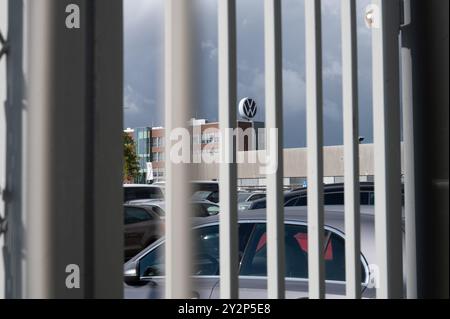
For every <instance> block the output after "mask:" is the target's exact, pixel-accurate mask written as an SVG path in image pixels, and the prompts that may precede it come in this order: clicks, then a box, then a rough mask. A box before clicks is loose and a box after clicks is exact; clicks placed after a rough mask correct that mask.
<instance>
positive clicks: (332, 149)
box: [195, 144, 403, 180]
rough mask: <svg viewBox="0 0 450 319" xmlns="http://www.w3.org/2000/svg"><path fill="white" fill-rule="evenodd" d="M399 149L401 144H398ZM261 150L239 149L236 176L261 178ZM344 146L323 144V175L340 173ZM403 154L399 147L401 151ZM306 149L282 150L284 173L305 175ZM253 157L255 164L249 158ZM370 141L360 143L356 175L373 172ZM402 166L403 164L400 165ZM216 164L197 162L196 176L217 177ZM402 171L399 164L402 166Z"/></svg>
mask: <svg viewBox="0 0 450 319" xmlns="http://www.w3.org/2000/svg"><path fill="white" fill-rule="evenodd" d="M402 149H403V148H402ZM264 154H265V151H252V152H245V153H244V152H239V153H238V161H239V158H244V161H243V162H242V163H240V164H239V165H238V177H239V178H240V179H251V178H264V177H265V175H264V172H263V170H262V168H263V165H261V161H259V160H258V158H261V159H265V156H264ZM343 154H344V149H343V147H342V146H327V147H324V176H343V175H344V155H343ZM402 154H403V151H402ZM306 155H307V149H306V148H292V149H285V150H284V176H285V177H305V176H306V175H307V173H306V169H307V160H306ZM252 156H253V157H256V159H257V161H256V164H254V163H252V161H251V158H252ZM373 158H374V156H373V144H362V145H360V175H361V176H371V175H374V172H373ZM402 167H403V165H402ZM218 168H219V166H218V164H206V163H202V164H197V165H196V166H195V169H196V170H197V174H198V175H197V178H198V179H201V180H211V179H218V176H219V175H218V172H219V171H218ZM402 174H403V168H402Z"/></svg>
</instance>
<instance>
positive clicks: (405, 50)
mask: <svg viewBox="0 0 450 319" xmlns="http://www.w3.org/2000/svg"><path fill="white" fill-rule="evenodd" d="M402 1H403V21H402V24H403V26H402V31H401V40H402V48H401V69H402V77H401V78H402V103H403V112H402V114H403V152H404V153H403V154H404V185H405V249H406V253H405V257H406V260H405V266H406V267H405V270H406V291H407V294H406V295H407V297H408V298H409V299H415V298H417V241H416V196H417V195H416V172H415V170H416V168H415V166H416V165H415V162H416V161H415V157H416V155H415V153H416V150H415V147H414V122H415V121H416V117H417V115H415V112H414V109H415V107H414V102H413V101H414V98H413V89H412V86H413V84H412V78H413V76H412V74H413V70H412V68H413V64H412V55H411V37H412V35H411V32H412V30H411V23H412V21H411V1H410V0H402Z"/></svg>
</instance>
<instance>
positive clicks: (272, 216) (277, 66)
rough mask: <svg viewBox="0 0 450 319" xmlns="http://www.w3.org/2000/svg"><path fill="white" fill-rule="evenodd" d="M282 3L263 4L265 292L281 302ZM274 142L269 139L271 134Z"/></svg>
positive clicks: (282, 225) (269, 2) (282, 284)
mask: <svg viewBox="0 0 450 319" xmlns="http://www.w3.org/2000/svg"><path fill="white" fill-rule="evenodd" d="M281 37H282V33H281V1H279V0H265V2H264V40H265V72H266V75H265V76H266V129H267V133H266V135H267V136H268V137H269V139H268V143H269V144H268V148H267V150H268V152H270V156H271V158H274V159H276V161H277V163H276V164H277V168H276V170H274V171H271V172H267V210H266V211H267V288H268V297H269V298H279V299H281V298H284V295H285V282H284V280H285V279H284V277H285V269H284V263H285V260H284V258H285V257H284V256H285V251H284V210H283V98H282V52H281V49H282V44H281V43H282V41H281V40H282V39H281ZM275 133H276V134H277V135H276V138H274V139H272V138H270V137H271V136H272V135H273V134H275Z"/></svg>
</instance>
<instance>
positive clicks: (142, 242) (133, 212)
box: [123, 205, 164, 260]
mask: <svg viewBox="0 0 450 319" xmlns="http://www.w3.org/2000/svg"><path fill="white" fill-rule="evenodd" d="M123 210H124V224H125V225H124V228H125V229H124V231H125V260H128V259H130V258H131V257H133V256H135V255H136V254H137V253H139V252H140V251H141V250H142V249H144V248H145V247H147V246H148V245H150V244H151V243H153V242H154V241H156V240H157V239H158V238H160V237H161V236H162V235H163V234H164V233H163V231H164V229H163V227H164V225H163V220H162V218H161V216H160V215H159V214H158V212H157V211H156V210H155V209H154V208H153V207H150V206H134V205H124V206H123Z"/></svg>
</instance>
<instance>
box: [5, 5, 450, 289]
mask: <svg viewBox="0 0 450 319" xmlns="http://www.w3.org/2000/svg"><path fill="white" fill-rule="evenodd" d="M69 2H70V3H73V4H76V5H78V6H79V7H80V8H81V14H82V16H83V17H84V18H83V20H82V21H83V27H82V28H81V29H79V30H69V29H66V28H64V27H63V25H64V19H65V10H64V8H65V7H66V5H68V4H69ZM304 3H305V17H306V20H305V21H306V48H305V50H306V85H307V121H306V122H307V149H308V157H307V159H308V176H307V178H308V246H309V247H308V255H309V258H308V278H309V298H324V297H325V271H324V255H323V249H322V247H323V238H324V205H323V133H322V132H323V97H322V53H323V52H322V44H321V42H322V37H321V33H322V31H321V1H320V0H304ZM340 3H341V17H342V18H341V21H342V77H343V79H342V83H343V119H344V157H345V159H344V160H345V203H346V206H345V236H346V243H345V245H346V246H345V252H346V256H345V264H346V295H347V297H348V298H360V297H361V284H360V283H361V272H360V227H359V220H360V219H359V217H360V212H359V155H358V144H359V143H358V86H357V66H358V61H357V42H356V38H357V36H356V16H357V15H358V14H363V13H361V12H357V11H356V0H341V2H340ZM22 4H25V9H26V10H25V11H23V10H24V9H23V8H22ZM263 4H264V35H265V37H264V39H265V88H266V96H265V100H266V127H267V129H276V130H277V135H276V137H275V138H274V139H273V140H271V141H268V142H267V143H268V144H267V145H268V148H271V149H272V151H273V152H274V154H275V157H276V159H277V163H278V169H277V170H276V171H275V172H271V173H268V174H267V176H266V177H267V257H268V258H267V283H268V284H267V295H268V297H269V298H284V297H285V270H284V267H285V265H284V261H285V260H284V258H285V251H284V240H283V238H284V211H283V202H282V197H283V184H282V180H283V165H282V163H283V151H282V145H283V144H282V141H283V110H282V104H283V103H282V98H283V97H282V52H281V49H282V36H281V33H282V32H281V25H282V13H281V1H279V0H264V3H263ZM191 6H192V2H190V1H184V0H167V1H165V111H166V117H165V127H166V132H167V133H166V134H167V136H166V141H167V143H166V152H170V148H171V146H172V145H173V144H174V140H172V139H170V136H169V135H170V132H171V131H172V130H173V129H175V128H180V127H185V126H186V125H187V124H186V123H187V119H188V117H189V113H190V110H191V109H192V104H193V102H192V100H193V99H192V96H191V94H192V93H191V92H192V85H193V76H194V75H193V74H194V70H193V65H194V64H193V63H192V61H193V56H192V47H191V46H192V43H193V41H191V40H192V38H193V36H194V33H193V29H192V24H191V23H192V19H193V18H194V17H193V16H192V14H193V12H192V8H191ZM9 9H10V11H9V18H10V23H9V25H10V29H9V36H8V40H9V42H8V43H9V44H10V45H12V47H11V49H10V50H9V52H8V53H7V56H6V55H4V56H3V57H2V59H3V58H8V67H9V69H8V73H9V76H8V85H9V86H11V87H12V88H11V90H9V91H8V102H9V103H14V105H15V106H16V107H17V106H20V108H19V109H22V108H23V118H21V115H20V112H19V111H17V109H16V110H15V111H14V112H16V113H14V112H12V113H11V114H15V115H11V117H9V118H7V120H9V121H10V122H9V123H10V125H11V124H14V123H16V124H17V123H19V124H20V125H19V127H16V126H14V127H11V126H9V127H8V134H9V135H8V136H19V137H20V144H19V145H21V150H17V149H16V148H14V147H13V146H11V144H10V143H9V142H8V146H7V154H8V156H13V157H14V154H16V155H17V154H19V155H20V156H22V157H23V160H20V163H14V164H13V163H11V162H8V163H9V164H8V163H7V164H6V165H8V169H9V168H11V169H13V171H14V172H16V173H17V175H16V176H13V177H12V178H11V179H8V180H7V181H6V185H5V188H6V189H7V190H11V189H13V190H14V192H13V193H14V194H15V195H16V197H14V196H13V197H8V198H7V199H6V200H5V201H8V202H7V203H6V204H5V205H4V207H5V208H6V209H5V210H6V213H5V214H8V213H9V215H7V216H13V217H10V218H12V219H10V223H9V229H8V232H9V234H8V236H7V237H6V246H7V247H6V249H5V250H4V252H5V254H7V258H5V261H6V267H5V271H6V272H7V275H6V284H5V285H6V290H5V291H6V294H5V296H6V297H9V298H20V297H38V298H41V297H50V298H52V297H58V298H59V297H74V298H79V297H85V298H91V297H121V296H122V288H123V287H122V251H123V249H122V248H123V247H122V243H121V240H122V237H121V236H122V226H121V225H122V221H123V218H122V215H121V214H122V212H121V209H122V208H121V199H122V196H121V191H122V188H121V187H122V185H121V178H120V172H121V155H122V154H121V135H120V134H121V131H122V130H121V129H122V102H121V101H122V97H123V96H122V85H123V78H122V76H123V75H122V60H123V56H122V52H123V42H122V32H123V25H122V1H121V0H114V1H111V0H96V1H89V0H73V1H65V0H39V1H38V0H33V1H21V0H13V1H9ZM409 9H410V6H409V1H407V0H405V1H393V0H374V2H373V6H372V10H371V11H370V12H368V13H367V16H366V19H367V22H368V24H369V25H370V26H371V27H372V37H373V46H372V47H373V121H374V154H375V161H374V162H375V168H374V172H375V191H376V194H377V196H376V202H375V241H376V253H377V260H376V262H377V265H378V267H379V278H378V280H379V287H378V288H377V297H378V298H402V297H404V284H405V282H406V288H407V296H408V297H411V298H415V297H417V296H418V284H417V278H418V277H417V272H418V270H417V267H416V266H417V256H416V251H417V242H416V228H417V227H418V226H417V225H416V219H415V218H416V210H415V209H416V199H417V196H418V194H416V191H415V190H416V184H415V175H414V172H415V171H416V168H417V165H418V164H417V163H415V162H414V159H415V157H416V155H415V151H414V146H415V143H414V141H415V139H414V135H413V134H414V132H415V130H414V127H413V122H414V121H413V120H414V113H413V99H412V93H411V91H412V82H411V81H412V80H411V78H412V76H411V64H412V62H411V61H412V58H411V55H410V51H409V50H408V48H402V50H401V51H400V47H399V36H400V34H401V28H404V27H405V26H407V25H408V23H409V21H408V19H409V18H410V15H409ZM23 12H25V17H26V19H25V20H26V26H27V29H26V31H25V33H24V34H26V37H25V40H23V42H25V48H24V49H23V50H24V52H26V53H27V59H25V60H26V63H25V65H24V64H23V63H22V61H17V60H15V59H14V56H13V55H12V54H14V50H17V48H20V50H22V49H21V46H22V39H21V36H22V31H21V30H20V28H18V29H17V26H16V28H15V27H14V26H15V25H14V23H17V21H19V20H17V19H16V18H18V17H19V18H20V17H22V15H23ZM20 21H21V20H20ZM218 21H219V25H218V26H219V27H218V32H219V34H218V39H219V48H218V54H219V120H220V128H221V129H222V130H224V129H226V128H235V126H236V112H235V109H236V98H237V97H236V95H237V61H236V59H237V58H236V1H235V0H228V1H222V0H220V1H218ZM2 34H4V33H2ZM17 41H20V42H21V43H19V44H14V43H17ZM2 42H3V41H2ZM2 44H3V43H2ZM13 44H14V45H13ZM400 53H401V56H400ZM16 54H19V53H16ZM400 57H402V60H401V61H402V63H401V68H400ZM22 70H23V71H24V76H25V79H26V81H24V82H26V83H27V89H28V93H29V94H28V96H26V95H25V94H24V93H21V91H20V90H21V88H24V87H22V85H23V86H25V84H24V83H22V80H21V79H18V78H17V77H16V76H14V75H22ZM400 70H401V71H402V77H400ZM69 75H70V76H69ZM18 81H19V82H20V84H18V83H19V82H18ZM17 85H18V86H20V88H19V89H16V88H15V87H16V86H17ZM17 92H18V93H17ZM15 94H18V96H17V95H15ZM401 94H402V99H400V96H401ZM21 95H22V96H21ZM17 97H19V101H18V100H17ZM20 97H22V98H23V100H25V105H22V99H20ZM401 100H402V103H403V113H401V112H400V110H401V105H400V104H401ZM8 105H10V104H8ZM80 106H81V107H80ZM17 112H19V113H17ZM100 114H101V115H100ZM401 114H403V123H404V127H403V139H404V141H405V154H406V155H405V224H406V229H405V237H406V241H405V246H404V247H403V244H402V232H403V230H402V205H401V180H400V137H401V118H400V117H401ZM416 121H417V119H416ZM0 124H1V122H0ZM21 125H23V130H22V126H21ZM2 132H3V131H0V134H1V133H2ZM22 134H23V135H24V137H23V138H22ZM8 138H9V137H8ZM8 141H9V140H8ZM12 141H14V140H12ZM22 143H23V144H25V145H27V147H26V148H25V147H23V146H22ZM233 145H234V144H233V139H232V138H225V139H224V140H223V141H222V144H221V147H222V151H223V153H224V154H225V157H226V158H228V159H231V160H230V161H228V162H229V163H228V162H226V163H222V164H221V165H220V198H221V202H220V288H221V289H220V293H221V297H222V298H238V297H239V280H238V279H239V271H238V269H239V265H238V223H237V221H238V220H237V202H236V201H237V196H236V189H237V167H236V163H235V161H233V160H232V159H234V158H235V157H236V151H235V148H234V146H233ZM23 149H28V151H27V152H26V153H25V154H24V153H23V152H22V150H23ZM30 154H31V156H30ZM25 155H27V156H25ZM0 156H1V154H0ZM22 157H20V158H22ZM8 158H9V157H8ZM15 158H16V159H17V157H15ZM165 158H166V159H169V158H170V157H169V156H166V157H165ZM0 163H1V162H0ZM166 163H167V164H166V165H167V166H166V176H167V179H166V194H167V196H166V208H167V219H166V240H167V244H166V297H167V298H184V297H191V296H190V291H191V290H190V286H191V282H190V269H191V263H192V261H191V258H192V253H191V252H192V251H191V249H192V247H191V246H190V236H191V235H190V222H189V219H188V214H186V213H185V207H188V194H189V189H188V188H189V186H188V185H189V183H188V181H189V179H190V178H191V176H190V174H191V172H190V167H189V165H188V164H177V163H173V162H171V161H169V160H166ZM66 165H70V167H67V166H66ZM0 172H1V171H0ZM112 172H113V173H112ZM61 180H64V182H63V183H60V181H61ZM22 181H26V182H23V183H24V184H25V185H21V183H22ZM0 182H1V180H0ZM447 188H448V180H447ZM4 194H6V192H4ZM17 195H19V197H17ZM4 198H5V196H4ZM68 203H71V205H69V206H68V205H67V204H68ZM22 205H23V207H22ZM80 211H83V212H84V213H83V214H81V215H80V213H79V212H80ZM0 212H1V213H2V212H3V210H2V209H0ZM24 212H26V214H24ZM0 216H1V215H0ZM447 220H448V219H447ZM105 221H107V222H105ZM447 232H448V230H447ZM447 234H448V233H447ZM24 238H27V240H26V243H27V245H25V243H24V242H25V240H24ZM447 240H448V238H447ZM22 241H23V242H22ZM447 243H448V242H447ZM403 252H405V256H406V260H407V263H406V266H407V267H406V268H405V269H406V274H405V275H404V274H403V263H404V261H403V260H402V256H403ZM43 256H45V257H46V258H43ZM447 257H448V255H447ZM447 262H448V261H447ZM72 263H75V264H78V265H80V267H81V269H82V277H83V284H82V289H80V290H76V291H68V290H67V289H66V287H65V286H64V278H65V277H64V276H65V272H64V267H63V266H64V265H67V264H72ZM11 267H16V268H17V269H16V268H14V270H11ZM22 267H23V271H22ZM18 269H20V271H19V270H18ZM25 274H26V275H25ZM405 278H406V280H405ZM447 278H448V274H447ZM447 289H448V288H447ZM447 293H448V290H447Z"/></svg>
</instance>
